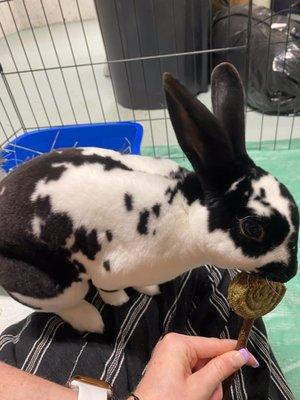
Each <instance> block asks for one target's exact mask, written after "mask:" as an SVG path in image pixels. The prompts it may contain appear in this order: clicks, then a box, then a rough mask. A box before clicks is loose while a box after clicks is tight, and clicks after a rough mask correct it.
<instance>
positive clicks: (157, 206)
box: [152, 203, 161, 218]
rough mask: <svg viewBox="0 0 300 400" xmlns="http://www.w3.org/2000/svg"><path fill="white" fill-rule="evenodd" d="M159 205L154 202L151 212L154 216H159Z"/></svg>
mask: <svg viewBox="0 0 300 400" xmlns="http://www.w3.org/2000/svg"><path fill="white" fill-rule="evenodd" d="M160 207H161V205H160V204H159V203H156V204H155V205H154V206H153V207H152V212H153V214H154V215H155V216H156V218H158V217H159V215H160Z"/></svg>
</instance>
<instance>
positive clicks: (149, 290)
mask: <svg viewBox="0 0 300 400" xmlns="http://www.w3.org/2000/svg"><path fill="white" fill-rule="evenodd" d="M133 288H134V289H135V290H137V291H138V292H140V293H144V294H147V295H148V296H155V295H156V294H160V289H159V286H158V285H148V286H134V287H133Z"/></svg>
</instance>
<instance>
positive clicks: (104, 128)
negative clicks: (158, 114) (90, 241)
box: [0, 122, 143, 172]
mask: <svg viewBox="0 0 300 400" xmlns="http://www.w3.org/2000/svg"><path fill="white" fill-rule="evenodd" d="M142 137H143V127H142V125H140V124H138V123H135V122H116V123H114V122H112V123H99V124H81V125H65V126H56V127H52V128H46V129H39V130H35V131H31V132H27V133H24V134H23V135H21V136H19V137H17V138H16V139H14V140H13V141H11V142H10V143H8V144H6V145H5V146H4V147H3V150H1V151H0V156H1V157H3V158H5V160H6V161H5V162H4V163H3V169H4V170H5V171H6V172H9V171H11V170H13V169H14V168H16V167H17V166H18V165H20V164H22V163H23V162H25V161H28V160H30V159H31V158H34V157H37V156H38V155H41V154H43V153H48V152H50V151H51V150H53V149H58V148H59V149H61V148H66V147H102V148H104V149H111V150H116V151H120V152H121V153H131V154H140V149H141V142H142Z"/></svg>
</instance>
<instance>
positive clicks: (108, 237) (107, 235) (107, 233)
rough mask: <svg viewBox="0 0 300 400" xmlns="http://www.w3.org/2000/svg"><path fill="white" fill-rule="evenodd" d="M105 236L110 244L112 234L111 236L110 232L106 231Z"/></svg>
mask: <svg viewBox="0 0 300 400" xmlns="http://www.w3.org/2000/svg"><path fill="white" fill-rule="evenodd" d="M105 235H106V239H107V240H108V241H109V242H111V241H112V240H113V234H112V231H111V230H107V231H106V232H105Z"/></svg>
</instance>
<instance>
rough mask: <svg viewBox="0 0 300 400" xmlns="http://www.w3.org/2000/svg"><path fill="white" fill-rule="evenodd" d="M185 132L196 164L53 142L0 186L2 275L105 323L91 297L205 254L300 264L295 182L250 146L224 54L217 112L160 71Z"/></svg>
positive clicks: (170, 274)
mask: <svg viewBox="0 0 300 400" xmlns="http://www.w3.org/2000/svg"><path fill="white" fill-rule="evenodd" d="M164 88H165V92H166V99H167V104H168V109H169V113H170V117H171V121H172V124H173V127H174V129H175V132H176V135H177V138H178V142H179V144H180V146H181V148H182V149H183V151H184V152H185V154H186V155H187V157H188V159H189V160H190V162H191V163H192V165H193V168H194V171H195V172H189V171H187V170H184V169H183V168H180V167H179V166H178V165H177V164H176V163H174V162H173V161H171V160H165V159H155V158H150V157H142V156H135V155H122V154H120V153H117V152H114V151H110V150H103V149H98V148H84V149H67V150H60V151H53V152H51V153H49V154H47V155H43V156H40V157H37V158H35V159H33V160H31V161H28V162H27V163H25V164H23V165H22V166H20V167H18V168H17V169H16V170H15V171H13V172H12V173H10V174H9V175H8V176H7V177H6V178H4V179H3V181H2V182H1V186H0V283H1V285H2V286H3V287H4V288H5V289H6V290H7V291H8V292H9V293H10V294H11V295H12V297H14V298H15V299H16V300H18V301H20V302H22V303H24V304H26V305H29V306H31V307H33V308H38V309H42V310H45V311H51V312H54V313H56V314H58V315H60V316H61V317H62V318H63V319H64V320H65V321H67V322H69V323H70V324H71V325H72V326H73V327H74V328H76V329H78V330H81V331H85V330H86V331H91V332H102V331H103V329H104V326H103V321H102V318H101V316H100V315H99V313H98V311H97V309H96V308H95V307H94V306H93V305H91V304H89V303H87V302H86V301H85V300H84V298H85V295H86V293H87V290H88V286H89V280H91V281H92V283H93V284H94V285H95V286H96V287H97V288H98V289H99V292H100V295H101V297H102V298H103V300H104V301H105V302H106V303H109V304H112V305H121V304H123V303H124V302H126V301H127V300H128V296H127V294H126V292H125V291H124V289H125V288H127V287H130V286H132V287H134V288H135V289H137V290H139V291H141V292H143V293H147V294H149V295H154V294H157V293H159V288H158V284H160V283H162V282H166V281H168V280H171V279H173V278H175V277H176V276H178V275H180V274H182V273H183V272H185V271H187V270H189V269H191V268H194V267H197V266H199V265H201V264H205V263H211V264H215V265H217V266H218V267H220V268H239V269H241V270H246V271H250V272H256V273H259V274H261V275H263V276H265V277H268V278H270V279H273V280H279V281H287V280H289V279H290V278H292V277H293V276H294V275H295V274H296V271H297V238H298V225H299V216H298V210H297V206H296V204H295V202H294V200H293V198H292V196H291V195H290V193H289V192H288V190H287V189H286V188H285V186H283V185H282V184H281V183H279V182H278V181H277V180H276V179H275V178H274V177H273V176H272V175H270V174H269V173H267V172H266V171H264V170H262V169H261V168H259V167H257V166H256V165H255V164H254V162H253V161H252V160H251V159H250V158H249V156H248V155H247V152H246V149H245V122H244V94H243V88H242V84H241V81H240V79H239V76H238V73H237V71H236V70H235V69H234V68H233V67H232V66H231V65H230V64H228V63H224V64H220V65H219V66H218V67H217V68H216V69H215V70H214V72H213V74H212V102H213V110H214V114H215V115H213V114H212V113H211V112H210V111H209V110H208V109H207V108H206V107H205V106H204V105H203V104H202V103H201V102H199V101H198V100H197V99H196V98H194V97H193V96H192V95H191V94H190V93H189V92H188V91H187V90H186V89H185V88H184V87H183V86H182V85H181V84H180V83H179V82H178V81H176V80H175V79H174V78H173V77H172V76H171V75H170V74H165V75H164Z"/></svg>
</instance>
